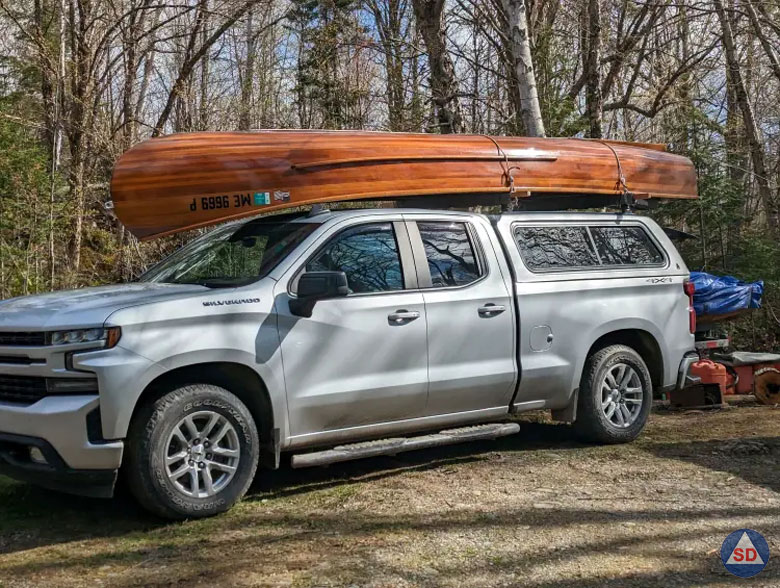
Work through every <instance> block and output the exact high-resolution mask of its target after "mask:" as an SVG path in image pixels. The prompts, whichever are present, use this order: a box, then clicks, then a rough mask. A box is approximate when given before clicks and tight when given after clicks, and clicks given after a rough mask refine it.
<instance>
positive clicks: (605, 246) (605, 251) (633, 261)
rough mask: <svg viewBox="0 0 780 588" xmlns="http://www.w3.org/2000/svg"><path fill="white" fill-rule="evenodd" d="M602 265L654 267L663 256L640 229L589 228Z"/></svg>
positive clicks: (661, 261) (662, 259)
mask: <svg viewBox="0 0 780 588" xmlns="http://www.w3.org/2000/svg"><path fill="white" fill-rule="evenodd" d="M590 233H591V235H593V242H594V243H595V244H596V251H598V254H599V257H600V258H601V263H603V264H604V265H654V264H659V263H663V261H664V256H663V255H661V252H660V251H659V250H658V247H656V246H655V244H654V243H653V242H652V241H651V240H650V237H648V235H647V233H645V232H644V230H642V228H640V227H590Z"/></svg>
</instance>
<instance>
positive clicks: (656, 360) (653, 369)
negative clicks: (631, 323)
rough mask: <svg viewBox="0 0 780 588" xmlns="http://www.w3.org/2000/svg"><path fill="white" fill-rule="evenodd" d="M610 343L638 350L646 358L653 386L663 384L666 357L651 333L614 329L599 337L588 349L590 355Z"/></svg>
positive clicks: (656, 386) (639, 330)
mask: <svg viewBox="0 0 780 588" xmlns="http://www.w3.org/2000/svg"><path fill="white" fill-rule="evenodd" d="M608 345H627V346H628V347H631V348H632V349H633V350H634V351H636V352H637V353H638V354H639V355H640V356H641V357H642V359H643V360H644V362H645V364H646V365H647V369H648V370H649V372H650V380H651V381H652V382H653V386H654V387H655V388H658V387H660V386H663V381H664V358H663V355H661V348H660V347H659V345H658V341H656V340H655V337H653V336H652V335H651V334H650V333H648V332H647V331H643V330H641V329H624V330H622V331H613V332H611V333H607V334H606V335H602V336H601V337H599V338H598V339H597V340H596V341H595V342H594V343H593V345H591V347H590V349H589V350H588V356H590V355H592V354H593V353H595V352H596V351H598V350H599V349H603V348H604V347H607V346H608Z"/></svg>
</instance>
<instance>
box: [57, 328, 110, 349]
mask: <svg viewBox="0 0 780 588" xmlns="http://www.w3.org/2000/svg"><path fill="white" fill-rule="evenodd" d="M121 336H122V330H121V329H120V328H119V327H109V328H107V329H103V328H96V329H76V330H73V331H55V332H53V333H49V342H50V344H51V345H73V344H74V343H102V345H101V347H104V348H106V349H110V348H111V347H114V346H115V345H116V344H117V343H118V342H119V338H120V337H121Z"/></svg>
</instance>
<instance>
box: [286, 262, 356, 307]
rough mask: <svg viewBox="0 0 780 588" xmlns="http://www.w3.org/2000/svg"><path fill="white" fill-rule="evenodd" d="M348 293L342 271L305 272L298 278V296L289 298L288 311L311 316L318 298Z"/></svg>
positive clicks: (340, 295)
mask: <svg viewBox="0 0 780 588" xmlns="http://www.w3.org/2000/svg"><path fill="white" fill-rule="evenodd" d="M347 294H349V286H348V284H347V274H345V273H344V272H306V273H304V274H302V275H301V277H300V278H298V297H297V298H291V299H290V312H291V313H293V314H294V315H296V316H303V317H306V318H310V317H311V313H312V311H313V310H314V305H315V304H316V303H317V301H318V300H327V299H328V298H342V297H344V296H346V295H347Z"/></svg>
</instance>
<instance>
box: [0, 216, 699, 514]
mask: <svg viewBox="0 0 780 588" xmlns="http://www.w3.org/2000/svg"><path fill="white" fill-rule="evenodd" d="M688 277H689V274H688V270H687V268H686V266H685V264H684V262H683V260H682V259H681V257H680V255H679V253H678V252H677V251H676V249H675V247H674V246H673V245H672V243H671V242H670V240H669V239H668V238H667V236H666V234H665V233H664V232H663V230H661V228H660V227H659V226H658V225H656V224H655V223H654V222H653V221H652V220H650V219H648V218H644V217H641V216H637V215H633V214H584V213H530V212H518V213H503V214H500V215H495V216H489V215H481V214H474V213H465V212H444V211H434V210H427V211H426V210H403V209H363V210H356V209H353V210H345V211H334V212H331V211H328V210H320V211H312V212H309V213H296V214H280V215H274V216H265V217H261V218H256V219H253V220H249V221H245V222H239V223H232V224H228V225H224V226H221V227H219V228H217V229H215V230H212V231H211V232H208V233H207V234H205V235H203V236H201V237H199V238H197V239H195V240H194V241H193V242H191V243H190V244H188V245H187V246H185V247H184V248H182V249H180V250H179V251H177V252H176V253H174V254H173V255H171V256H170V257H168V258H167V259H165V260H163V261H162V262H160V263H159V264H157V265H155V266H153V267H152V268H151V269H149V270H148V271H147V272H146V273H145V274H144V275H143V276H141V277H140V279H139V280H138V281H137V282H135V283H129V284H123V285H115V286H106V287H96V288H83V289H79V290H73V291H66V292H55V293H51V294H44V295H38V296H27V297H20V298H15V299H10V300H6V301H4V302H2V303H0V472H2V473H4V474H7V475H9V476H12V477H15V478H17V479H21V480H26V481H30V482H32V483H37V484H39V485H43V486H46V487H49V488H54V489H59V490H64V491H69V492H74V493H79V494H86V495H92V496H101V497H107V496H111V495H112V493H113V490H114V486H115V483H116V481H117V477H118V475H119V473H120V472H121V473H122V474H123V477H124V478H125V479H126V481H127V483H128V485H129V488H130V489H131V491H132V493H133V494H134V496H135V497H136V498H137V499H138V500H139V502H140V503H141V504H142V505H143V506H144V507H146V508H147V509H149V510H150V511H152V512H154V513H156V514H158V515H160V516H163V517H168V518H192V517H202V516H209V515H213V514H216V513H219V512H222V511H225V510H227V509H228V508H230V506H231V505H233V504H234V503H235V502H236V501H238V500H240V499H241V497H242V496H243V495H244V494H245V493H246V492H247V489H248V488H249V486H250V484H251V483H252V480H253V479H254V478H255V475H256V471H257V469H258V468H261V469H273V468H277V467H279V464H280V458H281V456H282V454H287V455H288V456H289V459H290V462H291V464H292V467H304V466H312V465H320V464H326V463H332V462H336V461H343V460H347V459H354V458H359V457H367V456H373V455H380V454H395V453H399V452H402V451H408V450H411V449H417V448H422V447H431V446H437V445H445V444H448V443H456V442H463V441H469V440H476V439H487V438H496V437H500V436H503V435H508V434H512V433H515V432H516V431H517V430H518V429H519V426H518V424H517V423H516V422H513V420H512V415H513V414H515V413H520V412H523V411H529V410H540V409H544V410H550V411H552V417H553V418H554V419H556V420H559V421H564V422H570V423H572V424H573V425H572V426H573V427H575V429H576V430H577V431H578V432H579V433H580V434H581V435H582V436H583V437H584V438H586V439H589V440H592V441H594V442H603V443H622V442H627V441H630V440H632V439H634V438H635V437H636V436H637V435H638V434H639V433H640V432H641V430H642V428H643V427H644V426H645V423H646V421H647V418H648V414H649V412H650V409H651V404H652V400H653V393H654V391H656V392H658V391H661V390H664V389H673V388H676V387H680V386H682V384H683V383H684V382H685V379H686V377H687V372H688V368H689V365H690V364H691V363H692V362H693V361H695V359H696V356H695V354H694V353H693V351H694V335H693V331H694V328H695V314H694V312H693V310H692V302H691V296H692V294H693V290H692V288H691V287H690V284H689V282H688ZM261 475H262V474H261Z"/></svg>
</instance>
